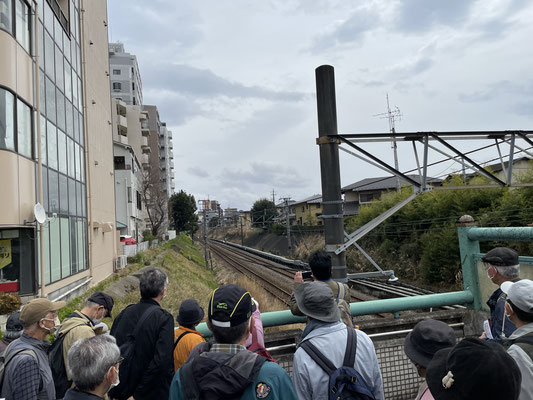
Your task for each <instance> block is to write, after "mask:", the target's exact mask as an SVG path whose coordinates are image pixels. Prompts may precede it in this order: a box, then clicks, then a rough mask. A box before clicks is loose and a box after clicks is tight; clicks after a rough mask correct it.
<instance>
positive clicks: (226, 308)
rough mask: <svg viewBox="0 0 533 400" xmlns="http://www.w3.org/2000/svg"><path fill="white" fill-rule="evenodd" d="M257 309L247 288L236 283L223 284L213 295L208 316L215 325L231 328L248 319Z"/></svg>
mask: <svg viewBox="0 0 533 400" xmlns="http://www.w3.org/2000/svg"><path fill="white" fill-rule="evenodd" d="M255 309H256V306H255V303H254V302H253V300H252V296H251V295H250V293H249V292H248V291H246V289H243V288H242V287H240V286H238V285H234V284H229V285H223V286H221V287H219V288H218V289H215V291H214V292H213V294H212V295H211V299H210V300H209V311H208V318H209V321H210V322H211V324H212V325H213V326H217V327H222V328H229V327H233V326H237V325H240V324H242V323H244V322H246V321H248V319H249V318H250V317H251V316H252V313H253V312H254V311H255Z"/></svg>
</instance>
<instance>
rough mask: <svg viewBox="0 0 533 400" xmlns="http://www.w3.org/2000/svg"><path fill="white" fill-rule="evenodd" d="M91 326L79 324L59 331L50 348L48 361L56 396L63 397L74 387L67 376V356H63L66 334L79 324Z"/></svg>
mask: <svg viewBox="0 0 533 400" xmlns="http://www.w3.org/2000/svg"><path fill="white" fill-rule="evenodd" d="M85 325H87V326H90V325H89V323H83V324H78V325H75V326H73V327H72V328H70V329H69V330H67V331H65V332H61V331H59V335H58V336H57V337H56V340H54V343H52V345H51V346H50V348H49V349H48V363H49V364H50V369H51V370H52V377H53V378H54V386H55V388H56V397H57V398H58V399H62V398H63V397H64V396H65V393H66V392H67V390H69V389H70V388H71V387H72V381H69V380H68V378H67V366H66V365H65V358H64V357H63V342H64V341H65V336H67V333H69V332H70V331H71V330H72V329H74V328H77V327H79V326H85Z"/></svg>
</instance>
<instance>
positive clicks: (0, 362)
mask: <svg viewBox="0 0 533 400" xmlns="http://www.w3.org/2000/svg"><path fill="white" fill-rule="evenodd" d="M19 354H28V355H30V356H32V357H33V358H35V360H36V361H37V354H35V351H33V350H31V349H19V350H15V351H13V352H12V353H10V352H9V346H8V347H7V348H6V349H5V350H4V352H3V353H2V354H1V355H0V393H1V392H2V385H3V384H4V375H5V372H6V367H7V364H9V362H10V361H11V360H12V359H13V358H15V356H18V355H19ZM37 362H38V361H37Z"/></svg>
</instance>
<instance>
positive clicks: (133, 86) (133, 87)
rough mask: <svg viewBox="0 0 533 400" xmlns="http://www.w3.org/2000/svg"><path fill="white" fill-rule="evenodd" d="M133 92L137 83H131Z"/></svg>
mask: <svg viewBox="0 0 533 400" xmlns="http://www.w3.org/2000/svg"><path fill="white" fill-rule="evenodd" d="M131 90H135V82H132V83H131Z"/></svg>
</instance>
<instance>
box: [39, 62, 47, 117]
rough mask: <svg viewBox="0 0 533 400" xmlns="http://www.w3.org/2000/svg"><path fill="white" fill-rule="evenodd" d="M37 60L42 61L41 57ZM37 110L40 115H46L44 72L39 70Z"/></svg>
mask: <svg viewBox="0 0 533 400" xmlns="http://www.w3.org/2000/svg"><path fill="white" fill-rule="evenodd" d="M39 59H42V57H41V58H39ZM39 108H40V109H41V110H40V111H41V114H43V115H46V87H45V80H44V72H43V71H42V70H41V69H40V70H39Z"/></svg>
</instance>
